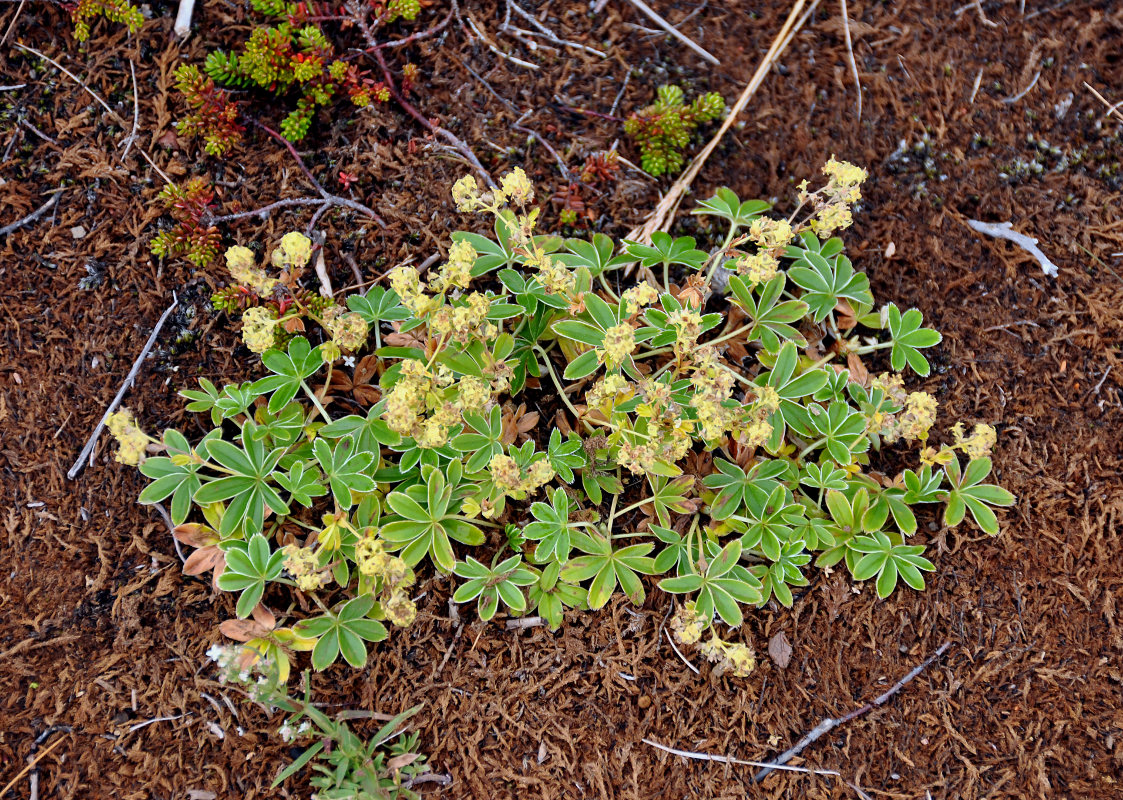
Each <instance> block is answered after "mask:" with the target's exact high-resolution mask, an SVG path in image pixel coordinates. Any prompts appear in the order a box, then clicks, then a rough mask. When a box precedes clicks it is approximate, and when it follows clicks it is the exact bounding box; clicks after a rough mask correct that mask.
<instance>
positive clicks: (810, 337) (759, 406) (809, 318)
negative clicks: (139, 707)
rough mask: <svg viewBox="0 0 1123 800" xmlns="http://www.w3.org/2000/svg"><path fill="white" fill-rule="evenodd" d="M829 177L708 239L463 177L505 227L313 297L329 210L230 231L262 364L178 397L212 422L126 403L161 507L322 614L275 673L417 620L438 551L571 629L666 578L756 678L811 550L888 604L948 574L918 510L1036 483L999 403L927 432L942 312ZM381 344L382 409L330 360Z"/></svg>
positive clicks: (857, 175)
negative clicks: (911, 298) (913, 302)
mask: <svg viewBox="0 0 1123 800" xmlns="http://www.w3.org/2000/svg"><path fill="white" fill-rule="evenodd" d="M824 174H825V178H826V180H825V182H824V184H823V185H822V186H820V187H819V188H818V189H815V190H810V189H809V186H808V183H807V182H806V181H805V182H804V183H803V184H802V185H801V186H800V187H799V196H798V205H797V207H796V210H795V211H794V212H793V213H792V214H791V215H789V216H787V217H773V216H770V215H768V213H767V212H768V211H769V210H770V207H769V205H768V204H767V203H762V202H758V201H744V202H743V201H741V200H740V199H739V198H738V197H737V196H736V195H735V194H734V193H733V192H731V191H729V190H728V189H722V190H719V191H718V192H717V194H715V195H714V196H713V197H711V198H709V199H708V200H706V201H704V202H703V203H701V204H700V205H699V207H698V208H697V209H695V211H694V213H695V214H697V215H699V216H703V217H706V218H709V219H710V220H713V221H715V222H716V223H717V224H719V225H721V226H722V228H723V230H724V231H725V236H724V240H723V242H722V245H721V247H720V248H718V249H717V250H716V251H715V252H714V253H713V254H712V255H710V254H708V253H707V252H705V251H703V250H700V249H698V248H697V247H696V246H695V245H696V242H695V240H694V239H693V238H691V237H685V236H684V237H678V238H674V237H672V236H670V235H668V234H655V235H654V236H653V237H652V242H651V243H650V244H645V243H640V242H633V241H625V242H623V243H621V244H620V245H617V244H616V243H614V242H613V241H612V240H611V239H610V238H609V237H607V236H604V235H601V234H596V235H594V236H593V237H592V238H591V239H562V238H560V237H551V236H543V235H540V234H538V233H537V232H536V224H537V220H538V215H539V209H538V208H537V207H535V205H534V190H533V187H532V186H531V184H530V182H529V180H528V179H527V177H526V175H525V174H524V173H523V172H522V170H519V169H516V170H515V171H514V172H512V173H510V174H508V175H506V176H505V177H504V178H503V180H502V182H501V184H500V186H499V187H497V188H495V189H493V190H490V191H485V190H482V189H481V187H480V186H479V185H478V184H477V182H476V180H475V178H473V177H471V176H468V177H465V178H463V179H461V180H460V181H457V183H456V185H455V186H454V187H453V199H454V201H455V203H456V205H457V207H458V209H459V210H460V211H462V212H465V213H483V214H487V215H489V216H490V217H492V218H493V220H494V236H493V237H485V236H481V235H478V234H474V233H463V232H461V233H456V234H453V236H452V242H451V246H450V247H449V250H448V254H447V260H446V261H445V262H444V263H443V264H442V265H440V266H439V267H437V268H435V269H433V270H432V271H431V272H429V273H427V274H426V275H425V276H422V275H421V274H419V273H418V271H417V270H416V269H414V268H413V267H409V266H403V267H398V268H396V269H395V270H393V271H392V272H391V273H390V276H389V283H390V288H389V289H387V288H385V287H381V286H379V287H375V288H373V289H371V290H370V291H368V292H367V293H366V294H363V295H355V296H352V297H349V298H347V300H346V308H344V307H343V306H342V305H338V304H335V303H330V304H325V305H321V306H320V307H318V308H317V307H314V306H312V305H311V304H310V303H308V302H306V300H305V299H303V298H302V296H301V293H300V289H299V279H298V277H295V276H297V275H298V273H299V271H300V270H301V269H302V268H303V267H304V265H306V264H307V263H308V260H309V258H310V257H311V244H310V243H309V242H308V240H307V239H305V238H304V237H303V236H302V235H300V234H293V233H290V234H288V235H286V236H285V237H284V239H282V240H281V243H280V244H279V245H278V247H277V248H276V249H275V250H274V251H273V254H272V255H271V257H270V262H271V264H272V267H273V268H274V269H275V270H276V272H275V273H274V272H270V271H269V269H268V268H265V267H260V266H258V265H257V263H256V259H255V258H254V257H253V254H252V252H251V251H249V250H247V249H246V248H241V247H234V248H231V249H230V250H228V251H227V254H226V255H227V263H228V267H229V269H230V272H231V274H232V277H234V278H235V280H236V283H237V284H238V285H239V286H241V287H244V288H246V294H247V296H249V295H252V296H253V298H254V299H253V302H249V303H247V304H246V305H245V307H244V311H242V336H243V338H244V340H245V343H246V344H247V346H248V347H249V348H250V349H251V350H254V351H256V352H260V353H261V354H262V355H261V359H262V364H263V367H264V369H265V372H266V374H265V375H264V376H263V377H261V378H260V379H259V380H256V381H253V382H246V383H242V384H226V385H223V386H221V387H219V386H216V385H215V384H213V383H211V382H209V381H204V382H202V388H201V390H185V391H184V392H182V394H183V395H184V397H186V398H187V399H188V400H189V401H190V405H189V406H188V409H189V410H191V411H196V412H203V413H207V414H209V416H210V422H211V430H210V431H209V432H208V433H207V434H206V435H205V436H203V437H202V438H201V439H200V440H199V441H196V442H194V443H193V442H191V441H189V440H188V439H187V437H186V436H184V435H183V434H182V433H180V432H179V431H176V430H174V429H169V430H166V431H164V432H163V434H162V435H161V436H160V437H159V438H158V439H155V438H150V437H148V436H147V435H146V434H144V433H143V432H142V431H141V430H140V428H139V427H138V426H137V424H136V422H135V421H134V420H133V419H132V417H131V416H129V415H128V413H127V412H121V414H120V415H118V416H115V417H114V418H113V419H112V420H111V421H110V428H111V430H112V431H113V433H114V434H115V435H116V436H117V437H118V439H119V441H121V442H122V447H121V450H120V452H119V455H118V457H119V458H120V459H121V460H122V461H125V462H127V463H134V464H138V465H139V468H140V470H141V472H142V473H143V474H144V475H145V476H147V477H148V478H149V479H150V480H151V483H150V484H149V485H148V486H147V487H146V488H145V490H144V491H143V492H142V494H141V496H140V501H141V502H143V503H156V502H162V501H165V500H170V516H171V519H172V522H173V523H174V524H175V525H176V526H177V528H176V535H177V536H178V537H179V538H180V540H181V541H184V542H185V543H187V544H189V545H191V546H193V547H194V548H196V550H195V553H193V555H192V557H191V559H190V564H191V567H192V568H193V569H196V571H200V572H202V571H206V570H213V572H214V573H215V575H216V576H217V577H216V578H215V581H216V585H217V587H218V588H219V589H221V590H223V591H227V592H231V593H232V594H234V595H235V596H236V602H235V611H236V614H237V616H238V618H239V619H242V620H245V619H248V618H251V617H254V616H255V615H262V614H265V613H268V612H267V607H268V605H269V604H274V605H277V604H280V605H284V606H287V607H289V608H302V609H307V610H308V612H307V613H304V614H300V613H298V614H297V615H296V616H297V617H298V618H297V619H296V620H295V621H294V623H293V624H291V625H290V626H288V627H284V628H278V627H276V626H274V627H272V628H268V629H266V630H262V631H260V635H259V636H256V637H254V643H253V644H252V646H251V645H250V644H249V643H248V642H247V643H246V648H247V649H246V651H245V653H246V658H248V659H249V660H250V661H251V662H252V661H254V660H255V659H265V660H267V661H268V662H270V663H272V664H275V665H277V668H278V670H279V676H282V677H279V680H282V681H283V680H284V677H287V675H288V671H289V660H290V658H291V657H292V655H293V654H295V653H297V652H303V651H310V653H311V666H312V667H313V668H314V669H316V670H323V669H326V668H328V667H329V666H330V665H332V664H333V663H335V662H337V661H338V660H340V659H341V658H342V660H343V661H346V662H347V663H348V664H350V665H352V666H354V667H361V666H362V665H363V664H364V663H365V662H366V661H367V658H368V645H369V644H370V643H374V642H378V641H381V640H382V639H384V638H385V637H386V636H387V635H388V630H389V626H396V627H405V626H408V625H410V624H411V623H412V621H413V620H414V618H415V616H416V613H417V612H416V608H415V606H414V601H413V599H412V597H411V595H410V592H409V588H410V587H411V586H412V585H413V584H414V583H415V581H416V578H417V571H419V570H422V569H425V570H432V571H435V572H437V573H441V574H445V575H455V576H457V577H458V579H459V585H458V587H457V588H456V590H455V594H454V599H455V600H456V601H457V602H462V603H467V602H471V601H475V603H476V605H477V608H478V611H479V615H480V617H481V618H483V619H489V618H491V617H492V616H494V615H496V614H497V613H499V612H500V610H505V611H506V612H507V613H510V614H521V613H523V612H524V611H528V610H531V609H533V610H534V612H535V613H537V614H539V615H541V616H542V617H544V618H545V619H546V620H547V621H548V622H549V624H550V625H551V627H553V628H556V627H558V626H560V625H561V624H562V623H563V621H564V617H565V615H566V611H567V610H568V609H574V610H593V609H599V608H602V607H603V606H604V605H605V604H607V603H608V602H609V600H610V599H611V598H612V597H613V596H614V595H615V594H617V593H618V592H619V593H622V594H623V595H624V596H625V597H626V598H628V599H629V600H630V601H631V602H633V603H640V602H642V601H643V599H644V597H645V594H646V592H647V590H648V588H650V586H652V585H655V586H658V587H659V588H660V589H661V590H662V591H664V592H668V593H670V594H672V595H676V596H678V597H680V598H681V601H682V602H681V605H680V606H679V609H678V612H677V613H676V615H675V617H674V621H673V625H672V628H673V630H674V631H675V632H676V635H677V637H678V639H679V641H681V642H683V643H684V644H698V645H699V646H700V648H701V652H702V653H703V655H705V656H706V657H708V658H710V659H711V660H713V661H714V662H717V663H718V664H719V665H720V667H719V668H720V669H722V670H728V671H730V672H731V674H734V675H740V676H743V675H747V674H748V673H749V672H750V671H751V669H752V668H753V665H754V663H755V661H754V655H753V652H752V650H751V648H750V647H749V646H748V645H747V644H746V643H743V642H740V641H736V640H727V639H726V638H725V635H726V634H725V633H724V630H725V629H726V628H725V626H728V627H731V628H735V627H737V626H739V625H740V624H741V623H742V621H743V619H744V614H745V609H746V608H752V607H757V606H761V605H763V604H765V603H767V602H768V601H769V600H770V599H772V598H775V599H776V600H777V601H778V602H779V603H781V604H783V605H791V604H792V602H793V600H794V593H793V590H796V589H798V588H799V587H803V586H806V585H807V584H808V582H809V579H808V577H807V575H806V572H807V570H808V568H809V567H810V566H811V565H812V564H814V565H815V566H817V567H824V568H825V567H834V566H837V565H845V568H846V570H847V571H848V572H849V573H850V575H851V576H852V577H853V578H854V580H857V581H867V580H868V581H873V583H874V586H875V590H876V592H877V594H878V595H879V596H880V597H885V596H887V595H889V594H890V593H891V592H892V591H894V590H895V589H897V588H898V587H899V585H900V584H901V583H904V584H905V585H907V586H909V587H912V588H914V589H918V590H919V589H923V588H924V585H925V579H924V573H925V572H930V571H932V570H934V569H935V566H934V565H933V564H932V563H931V562H930V561H929V560H928V559H926V558H925V557H924V555H923V552H924V545H923V544H922V543H920V542H918V541H917V537H916V534H917V531H918V530H919V526H918V521H917V510H918V509H920V508H922V507H924V506H926V505H942V506H943V520H944V522H945V524H947V525H957V524H959V523H960V522H962V521H963V519H964V518H965V516H966V515H967V513H968V512H970V515H971V517H972V518H973V519H974V521H975V523H976V524H977V525H978V526H979V527H980V528H981V529H982V530H984V531H986V532H987V533H990V534H996V533H997V532H998V529H999V527H998V519H997V517H996V515H995V513H994V511H993V510H992V508H993V507H995V506H1005V505H1009V504H1011V503H1012V502H1013V497H1012V496H1011V495H1010V494H1009V492H1007V491H1005V490H1004V489H1002V488H1000V487H998V486H996V485H993V484H990V483H987V482H986V479H987V477H988V476H989V474H990V472H991V461H990V458H989V453H990V450H991V448H992V447H993V446H994V444H995V442H996V433H995V431H994V429H993V428H991V427H989V426H987V425H985V424H978V425H975V426H974V428H973V430H971V431H968V430H966V429H965V427H964V425H963V424H962V423H961V422H956V423H955V424H954V425H952V426H951V427H950V434H951V438H952V441H951V442H950V443H947V444H943V445H942V446H939V447H937V446H934V445H933V444H931V443H930V441H929V437H930V431H931V430H932V429H933V427H934V426H935V425H936V423H937V418H938V417H937V408H938V406H937V401H936V399H935V398H934V397H932V396H931V395H930V394H928V393H926V392H923V391H910V390H909V389H908V388H906V383H905V382H906V377H905V373H906V371H908V372H912V373H914V374H917V375H920V376H925V375H928V374H929V371H930V367H929V363H928V360H927V358H926V357H925V355H924V351H925V350H926V349H928V348H931V347H933V346H935V345H937V344H938V343H939V342H940V335H939V333H937V332H936V331H934V330H932V329H930V328H926V327H924V326H923V317H922V315H921V312H920V311H918V310H916V309H908V310H902V309H900V308H898V307H897V306H896V305H895V304H893V303H888V304H886V305H883V306H881V307H880V308H877V307H875V303H874V297H873V294H872V293H871V291H870V285H869V281H868V280H867V279H866V277H865V275H863V274H862V273H861V272H859V271H857V270H856V269H855V268H854V265H853V264H852V263H851V262H850V260H849V259H848V258H847V257H846V256H845V255H844V254H843V243H842V240H841V239H839V238H837V237H834V236H833V234H834V233H835V232H836V231H838V230H840V229H844V228H846V227H848V226H849V225H850V224H851V221H852V217H851V206H852V204H853V203H855V202H857V200H858V199H859V198H860V185H861V183H862V181H863V180H864V178H865V172H864V171H863V170H861V169H859V168H857V167H854V166H852V165H850V164H846V163H843V162H838V161H835V160H833V159H832V160H831V161H830V162H828V164H827V165H826V167H825V168H824ZM629 266H632V267H633V268H635V269H636V270H637V273H636V274H637V280H636V282H635V283H633V284H632V285H630V286H627V288H621V282H622V281H621V273H623V274H626V272H625V268H627V267H629ZM719 270H721V271H722V273H723V275H725V276H726V277H727V281H728V294H727V295H723V296H719V295H714V294H713V293H712V279H713V277H714V276H715V275H716V274H717V273H718V271H719ZM613 273H618V274H616V275H613ZM610 275H612V276H613V280H612V281H609V280H608V277H609V276H610ZM614 287H615V288H614ZM238 308H239V307H236V306H230V309H231V310H232V311H236V310H238ZM308 321H312V322H315V323H316V325H317V326H318V329H319V330H317V329H316V328H311V329H309V328H308V327H306V325H305V323H306V322H308ZM372 333H373V337H372V336H371V334H372ZM372 338H373V342H371V341H370V340H371V339H372ZM364 354H365V355H364ZM355 357H361V358H362V363H361V364H360V365H355V361H354V359H355ZM360 366H361V367H362V369H364V370H365V373H366V377H365V378H364V380H366V381H367V382H368V384H369V386H368V390H369V391H368V393H367V395H366V396H367V398H368V402H366V403H363V404H361V405H363V406H364V407H366V406H369V408H366V410H365V413H363V412H362V411H357V410H356V409H355V408H354V407H353V406H350V405H348V406H344V405H343V404H342V403H331V402H329V397H328V390H329V387H332V386H334V385H337V384H336V383H335V382H333V376H335V375H337V374H341V373H342V374H343V375H344V376H345V377H346V379H347V381H349V382H352V383H355V382H358V381H359V376H358V370H359V368H360ZM878 370H880V372H879V371H878ZM519 401H522V402H524V405H523V406H521V407H516V406H515V405H514V404H515V403H516V402H519ZM527 405H530V406H536V407H538V408H541V409H543V411H545V412H546V413H549V414H551V415H554V419H555V420H556V422H555V424H554V425H553V426H552V427H551V428H548V429H546V430H545V431H543V430H542V426H540V425H538V424H537V419H536V417H535V418H529V417H530V415H528V414H527V412H526V406H527ZM904 446H911V447H912V448H914V453H913V454H912V455H904V456H903V457H904V458H905V459H906V460H907V461H908V462H911V465H910V466H907V467H905V468H903V469H901V470H900V471H898V472H895V473H893V474H889V473H885V472H882V471H881V470H882V469H884V466H883V464H882V463H881V459H880V457H879V454H880V451H881V450H882V449H884V448H889V447H893V448H897V449H901V448H902V447H904ZM895 461H896V459H895ZM200 553H202V554H203V555H200ZM647 576H652V577H651V578H648V577H647ZM294 594H295V595H296V596H297V597H298V598H299V602H298V603H296V604H294V603H292V602H291V600H290V599H289V598H290V596H291V595H294ZM290 613H291V612H290ZM235 638H237V637H235ZM243 641H244V637H243Z"/></svg>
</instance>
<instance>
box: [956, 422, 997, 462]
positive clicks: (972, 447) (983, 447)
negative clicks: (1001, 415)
mask: <svg viewBox="0 0 1123 800" xmlns="http://www.w3.org/2000/svg"><path fill="white" fill-rule="evenodd" d="M951 434H952V436H954V437H955V445H954V446H955V447H957V448H959V449H960V450H962V451H963V452H964V453H965V454H966V456H967V457H968V458H970V459H976V458H986V457H987V456H989V455H990V454H991V451H992V450H993V449H994V446H995V444H997V443H998V433H997V432H996V431H995V430H994V428H992V427H991V426H990V425H984V424H982V423H979V424H978V425H976V426H975V429H974V430H973V431H972V432H971V434H970V435H969V436H964V434H963V423H962V422H957V423H955V425H953V426H952V428H951Z"/></svg>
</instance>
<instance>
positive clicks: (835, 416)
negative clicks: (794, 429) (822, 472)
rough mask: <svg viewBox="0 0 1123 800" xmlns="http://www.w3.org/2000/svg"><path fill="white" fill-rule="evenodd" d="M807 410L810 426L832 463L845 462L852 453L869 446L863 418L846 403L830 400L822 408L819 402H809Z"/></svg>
mask: <svg viewBox="0 0 1123 800" xmlns="http://www.w3.org/2000/svg"><path fill="white" fill-rule="evenodd" d="M808 411H809V412H810V413H809V418H810V420H811V427H812V428H813V429H814V431H815V433H816V434H817V435H818V436H819V437H821V442H820V444H821V445H822V446H824V447H825V448H826V451H827V455H828V456H829V457H830V458H831V459H832V460H833V461H834V462H835V463H836V464H839V465H840V466H848V465H849V464H851V463H852V462H853V461H854V456H855V455H857V454H859V453H864V452H866V451H867V450H869V447H870V440H869V439H868V438H867V437H866V435H865V434H866V418H865V417H864V416H863V415H862V414H860V413H859V412H857V411H855V410H854V409H852V408H851V407H850V406H848V405H847V404H846V403H838V402H835V403H831V404H830V405H828V406H827V408H826V409H825V410H824V409H823V407H822V406H818V405H811V406H809V407H808Z"/></svg>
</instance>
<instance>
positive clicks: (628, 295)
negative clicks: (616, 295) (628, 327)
mask: <svg viewBox="0 0 1123 800" xmlns="http://www.w3.org/2000/svg"><path fill="white" fill-rule="evenodd" d="M658 299H659V290H658V289H656V288H655V287H654V286H652V285H651V284H650V283H647V282H646V281H644V282H643V283H640V284H637V285H635V286H633V287H632V288H631V289H627V290H625V291H624V293H623V294H622V295H620V300H621V301H622V302H623V304H624V313H625V314H627V315H628V316H629V317H630V316H632V315H633V314H636V313H638V312H639V310H640V309H641V308H643V307H644V306H649V305H651V304H652V303H654V302H655V301H656V300H658Z"/></svg>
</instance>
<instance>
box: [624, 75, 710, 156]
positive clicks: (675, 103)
mask: <svg viewBox="0 0 1123 800" xmlns="http://www.w3.org/2000/svg"><path fill="white" fill-rule="evenodd" d="M724 113H725V100H724V99H722V96H721V95H720V94H718V93H717V92H709V93H707V94H703V95H699V96H698V97H696V98H694V102H693V103H691V104H690V105H686V101H685V95H684V94H683V91H682V89H681V88H679V87H678V86H672V85H666V86H660V87H659V89H658V90H657V91H656V97H655V102H654V103H652V104H651V105H649V106H647V107H646V108H642V109H640V110H639V111H636V112H633V113H632V114H631V116H629V117H628V119H626V120H625V121H624V132H625V133H627V134H628V136H630V137H632V140H633V141H635V143H636V146H638V147H639V149H640V158H641V164H642V166H643V168H644V169H645V170H647V172H649V173H651V174H652V175H655V176H659V175H663V174H664V173H675V172H678V171H679V170H681V169H682V166H683V163H684V158H685V157H684V155H683V151H684V150H685V149H686V147H687V146H688V145H689V144H690V137H691V136H693V135H694V132H695V131H696V130H697V129H698V127H699V126H700V125H703V124H704V123H707V122H710V121H712V120H715V119H719V118H720V117H721V115H722V114H724Z"/></svg>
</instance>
